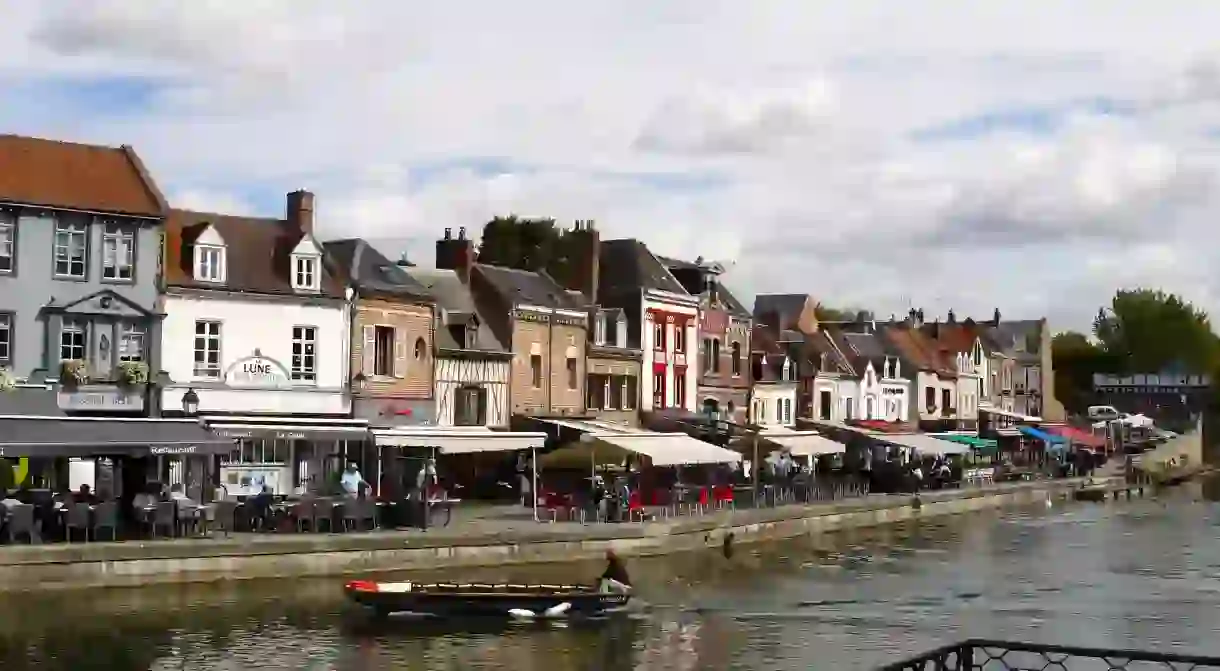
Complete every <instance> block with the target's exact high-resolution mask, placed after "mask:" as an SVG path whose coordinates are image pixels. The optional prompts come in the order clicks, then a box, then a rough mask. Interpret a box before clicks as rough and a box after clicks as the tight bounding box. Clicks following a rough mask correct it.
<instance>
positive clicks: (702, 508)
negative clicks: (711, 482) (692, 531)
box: [695, 487, 712, 513]
mask: <svg viewBox="0 0 1220 671" xmlns="http://www.w3.org/2000/svg"><path fill="white" fill-rule="evenodd" d="M698 501H699V502H698V503H696V504H695V506H697V507H698V508H699V512H700V513H703V512H706V511H707V509H708V508H710V507H711V506H712V490H711V488H709V487H700V488H699V500H698Z"/></svg>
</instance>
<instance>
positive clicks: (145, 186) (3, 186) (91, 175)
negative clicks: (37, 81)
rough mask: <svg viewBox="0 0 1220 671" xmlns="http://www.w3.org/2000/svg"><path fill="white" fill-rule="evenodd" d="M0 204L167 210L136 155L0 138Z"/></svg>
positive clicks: (152, 213) (149, 212) (158, 213)
mask: <svg viewBox="0 0 1220 671" xmlns="http://www.w3.org/2000/svg"><path fill="white" fill-rule="evenodd" d="M0 201H6V202H10V203H16V204H23V205H39V206H42V207H48V208H63V209H70V210H86V211H90V212H103V213H114V214H127V215H133V216H140V217H157V218H160V217H163V216H165V213H166V210H167V209H168V206H167V205H166V204H165V198H164V197H163V196H162V195H161V191H160V190H159V189H158V188H157V185H156V184H155V183H154V182H153V180H152V177H150V176H149V174H148V171H147V170H145V169H144V164H143V163H142V162H141V161H140V158H139V157H138V156H136V152H135V150H134V149H132V148H131V147H129V146H127V145H123V146H122V147H103V146H98V145H89V144H75V143H71V142H58V141H56V140H43V139H39V138H32V137H21V136H19V135H0Z"/></svg>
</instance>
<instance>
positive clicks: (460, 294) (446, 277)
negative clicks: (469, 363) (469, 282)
mask: <svg viewBox="0 0 1220 671" xmlns="http://www.w3.org/2000/svg"><path fill="white" fill-rule="evenodd" d="M403 272H404V273H406V274H407V275H409V276H410V277H411V279H412V280H414V281H415V282H417V283H418V284H419V285H420V286H421V287H423V289H424V291H426V292H427V294H428V296H430V297H431V298H432V299H433V300H434V301H436V305H437V307H438V308H440V310H441V312H442V316H445V317H446V318H447V319H449V321H450V323H452V322H454V321H455V320H465V319H468V318H471V317H473V318H475V319H476V320H478V323H479V333H478V336H477V341H476V343H475V345H476V347H475V349H476V350H480V351H488V352H506V351H508V348H506V347H505V346H504V344H503V343H501V342H500V341H499V340H498V339H497V338H496V335H495V333H493V332H492V330H491V328H490V327H489V326H488V325H487V321H486V320H485V319H483V318H482V317H481V315H479V313H478V310H477V309H476V308H475V305H474V299H473V298H472V297H471V295H470V289H469V287H467V286H466V285H465V284H463V283H462V279H461V278H460V277H458V275H457V273H456V272H454V271H452V270H438V269H423V268H414V267H412V268H404V269H403ZM435 339H436V347H437V348H438V349H442V350H445V349H450V350H460V349H465V347H464V346H463V344H459V343H458V342H457V340H455V339H454V338H453V335H452V334H451V333H450V332H449V329H448V328H444V325H443V324H442V325H440V327H438V328H437V329H436V335H435Z"/></svg>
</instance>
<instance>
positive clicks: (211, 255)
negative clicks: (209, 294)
mask: <svg viewBox="0 0 1220 671" xmlns="http://www.w3.org/2000/svg"><path fill="white" fill-rule="evenodd" d="M195 279H196V280H198V281H200V282H224V281H225V248H224V247H221V246H219V245H195Z"/></svg>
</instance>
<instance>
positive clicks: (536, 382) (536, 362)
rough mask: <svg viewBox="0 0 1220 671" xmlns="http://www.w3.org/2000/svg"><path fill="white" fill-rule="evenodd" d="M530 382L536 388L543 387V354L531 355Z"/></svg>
mask: <svg viewBox="0 0 1220 671" xmlns="http://www.w3.org/2000/svg"><path fill="white" fill-rule="evenodd" d="M530 382H531V384H533V386H534V389H541V388H542V355H541V354H531V355H530Z"/></svg>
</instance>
